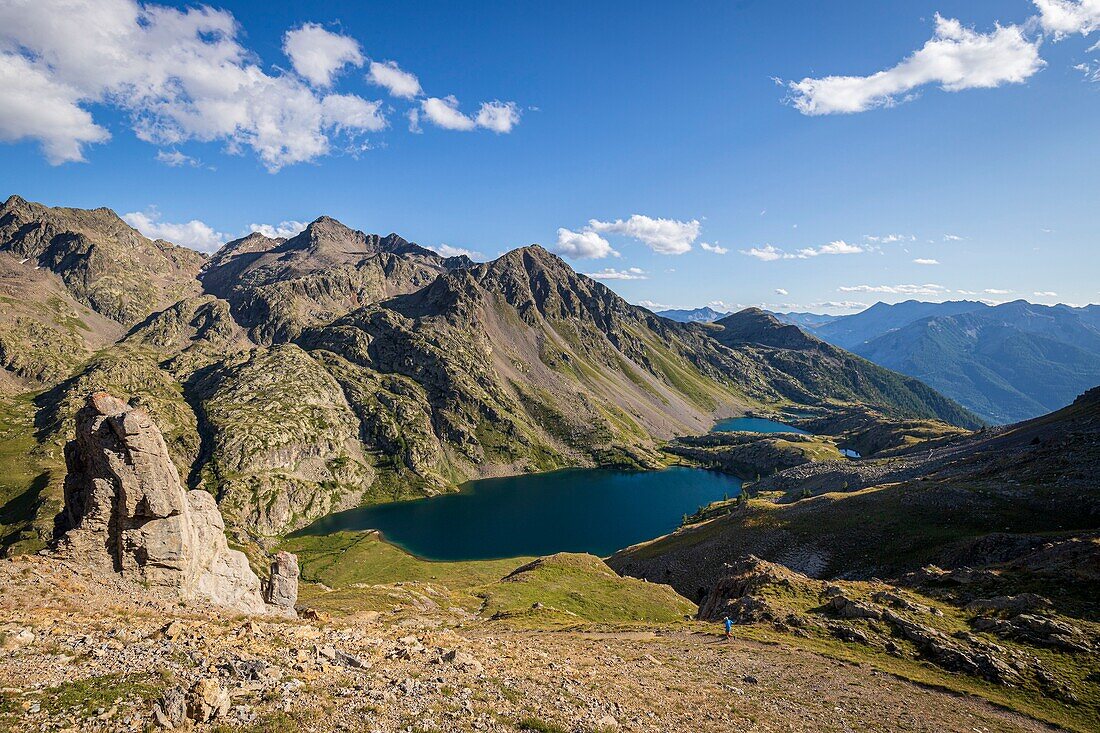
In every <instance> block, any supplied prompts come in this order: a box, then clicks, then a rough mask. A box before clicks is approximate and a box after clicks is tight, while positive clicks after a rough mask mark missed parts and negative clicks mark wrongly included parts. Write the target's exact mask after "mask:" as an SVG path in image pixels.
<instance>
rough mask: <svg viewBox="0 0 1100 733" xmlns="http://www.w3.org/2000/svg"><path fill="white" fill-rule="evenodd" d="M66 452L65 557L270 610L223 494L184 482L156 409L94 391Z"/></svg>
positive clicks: (239, 606)
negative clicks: (236, 544)
mask: <svg viewBox="0 0 1100 733" xmlns="http://www.w3.org/2000/svg"><path fill="white" fill-rule="evenodd" d="M65 460H66V464H67V467H68V474H67V476H66V478H65V508H64V511H63V513H62V514H61V516H60V517H59V518H58V529H59V531H60V532H61V537H60V540H59V542H58V547H57V550H58V552H59V553H60V554H61V555H63V556H64V557H66V558H67V559H69V560H71V561H75V562H79V563H81V564H85V565H89V566H92V567H93V569H97V570H100V571H102V572H116V573H120V574H121V575H123V576H124V577H128V578H131V579H133V580H135V581H137V582H140V583H142V584H144V585H146V586H149V587H150V588H153V589H159V590H167V591H169V592H176V593H178V594H179V595H180V597H181V598H184V599H189V600H191V599H194V600H205V601H209V602H211V603H213V604H215V605H218V606H224V607H226V608H230V609H233V610H235V611H240V612H244V613H262V612H264V610H265V606H264V602H263V599H262V598H261V597H260V581H259V579H258V578H257V577H256V575H255V573H253V572H252V570H251V569H250V568H249V566H248V561H247V559H246V558H245V556H244V554H243V553H240V552H236V551H234V550H230V549H229V547H228V546H227V544H226V540H225V525H224V523H223V521H222V517H221V513H220V512H219V511H218V507H217V504H216V503H215V501H214V497H213V496H211V495H210V494H208V493H207V492H205V491H199V490H195V491H187V490H185V489H184V487H183V485H182V484H181V483H180V478H179V473H178V472H177V470H176V467H175V466H174V465H173V464H172V460H171V458H170V457H169V455H168V449H167V447H166V446H165V443H164V438H163V437H162V436H161V433H160V430H159V429H158V428H157V426H156V425H155V424H154V422H153V420H152V419H151V418H150V417H149V415H148V413H146V412H145V411H144V410H142V409H140V408H133V407H131V406H129V405H127V404H126V403H125V402H123V401H122V400H120V399H118V398H116V397H112V396H111V395H110V394H108V393H106V392H95V393H93V394H92V395H91V396H89V397H88V401H87V404H86V405H85V407H84V408H83V409H82V410H81V411H80V412H79V413H78V414H77V420H76V440H74V441H72V442H71V443H69V444H68V445H67V446H66V449H65Z"/></svg>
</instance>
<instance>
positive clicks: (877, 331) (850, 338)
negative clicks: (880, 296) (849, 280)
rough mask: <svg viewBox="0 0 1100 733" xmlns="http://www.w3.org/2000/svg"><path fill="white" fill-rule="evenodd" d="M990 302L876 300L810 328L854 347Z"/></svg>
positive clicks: (845, 345)
mask: <svg viewBox="0 0 1100 733" xmlns="http://www.w3.org/2000/svg"><path fill="white" fill-rule="evenodd" d="M988 307H989V306H988V305H986V304H985V303H982V302H979V301H970V300H959V301H946V302H943V303H924V302H921V301H918V300H906V301H903V302H901V303H894V304H887V303H882V302H879V303H875V304H874V305H872V306H871V307H870V308H868V309H867V310H864V311H860V312H859V313H855V314H853V315H850V316H841V317H840V318H835V319H833V320H831V321H829V322H828V323H823V324H821V325H819V326H813V327H812V329H811V332H812V333H813V334H814V335H815V336H817V337H818V338H820V339H823V340H825V341H828V342H829V343H831V344H833V345H835V346H839V347H841V348H842V349H854V348H855V347H856V346H859V345H860V344H862V343H864V342H866V341H870V340H871V339H874V338H877V337H878V336H881V335H883V334H885V333H888V332H890V331H896V330H897V329H899V328H902V327H903V326H905V325H908V324H910V323H912V322H914V321H917V320H920V319H922V318H934V317H936V316H953V315H957V314H959V313H969V312H970V311H975V310H982V309H985V308H988Z"/></svg>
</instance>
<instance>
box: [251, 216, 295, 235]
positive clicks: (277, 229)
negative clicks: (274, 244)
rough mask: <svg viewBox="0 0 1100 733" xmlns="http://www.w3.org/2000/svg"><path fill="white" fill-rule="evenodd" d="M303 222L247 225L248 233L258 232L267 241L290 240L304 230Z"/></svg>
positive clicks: (289, 221) (292, 221)
mask: <svg viewBox="0 0 1100 733" xmlns="http://www.w3.org/2000/svg"><path fill="white" fill-rule="evenodd" d="M306 226H307V225H306V223H305V222H303V221H295V220H293V219H290V220H288V221H281V222H279V223H278V224H249V225H248V231H250V232H259V233H260V234H262V235H264V236H265V237H268V238H269V239H290V238H291V237H293V236H294V235H296V234H299V233H300V232H301V231H302V230H304V229H305V228H306Z"/></svg>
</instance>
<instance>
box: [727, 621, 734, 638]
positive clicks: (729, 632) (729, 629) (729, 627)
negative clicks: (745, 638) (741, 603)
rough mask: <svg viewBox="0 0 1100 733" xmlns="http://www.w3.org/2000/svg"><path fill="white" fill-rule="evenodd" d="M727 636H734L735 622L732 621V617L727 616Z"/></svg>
mask: <svg viewBox="0 0 1100 733" xmlns="http://www.w3.org/2000/svg"><path fill="white" fill-rule="evenodd" d="M726 638H727V639H732V638H733V622H732V621H730V617H729V616H726Z"/></svg>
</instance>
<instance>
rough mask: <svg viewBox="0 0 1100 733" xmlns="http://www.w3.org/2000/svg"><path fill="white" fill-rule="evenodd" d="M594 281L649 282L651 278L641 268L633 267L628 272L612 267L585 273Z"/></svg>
mask: <svg viewBox="0 0 1100 733" xmlns="http://www.w3.org/2000/svg"><path fill="white" fill-rule="evenodd" d="M584 274H585V275H587V276H588V277H590V278H592V279H593V280H648V279H649V276H648V275H647V274H646V272H645V270H643V269H641V268H640V267H631V268H628V269H626V270H615V269H612V268H610V267H608V268H605V269H603V270H600V271H599V272H586V273H584Z"/></svg>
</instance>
